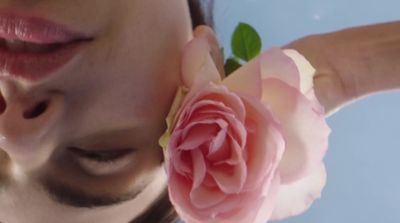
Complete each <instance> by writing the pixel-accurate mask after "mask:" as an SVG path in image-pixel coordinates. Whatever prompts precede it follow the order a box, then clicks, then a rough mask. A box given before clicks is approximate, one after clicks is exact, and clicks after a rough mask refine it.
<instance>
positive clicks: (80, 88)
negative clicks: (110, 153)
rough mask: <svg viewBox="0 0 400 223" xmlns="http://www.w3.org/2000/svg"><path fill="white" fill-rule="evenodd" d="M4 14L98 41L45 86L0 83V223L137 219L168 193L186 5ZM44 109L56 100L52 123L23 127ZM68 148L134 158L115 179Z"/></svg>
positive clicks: (59, 6) (87, 5) (61, 5)
mask: <svg viewBox="0 0 400 223" xmlns="http://www.w3.org/2000/svg"><path fill="white" fill-rule="evenodd" d="M0 8H9V9H12V10H14V11H18V12H22V13H24V12H25V13H28V14H30V15H36V16H40V17H44V18H47V19H49V20H52V21H55V22H57V23H61V24H64V25H66V26H68V27H72V29H74V30H77V31H79V32H83V33H85V34H87V35H90V36H91V37H93V40H92V41H91V42H89V43H87V44H86V45H85V46H84V48H83V50H82V52H81V53H80V54H79V55H78V57H77V58H75V59H74V60H73V61H71V62H70V63H69V64H68V65H67V66H65V67H63V68H62V69H61V70H59V71H57V72H56V73H55V74H54V75H52V76H51V77H50V78H48V79H46V80H44V81H39V82H34V83H29V82H26V81H23V80H18V79H12V78H4V77H2V78H1V79H0V91H1V94H2V97H3V100H4V101H5V102H6V109H8V110H6V112H4V113H2V115H1V116H0V134H1V135H2V136H4V137H5V139H4V140H1V143H0V147H1V150H0V222H3V223H4V222H6V223H25V222H30V223H36V222H37V223H43V222H60V223H63V222H76V223H80V222H82V223H83V222H98V223H102V222H104V223H109V222H115V223H126V222H129V221H130V220H132V219H134V218H135V217H136V216H138V215H139V214H141V213H142V212H143V211H144V210H146V209H147V208H148V207H149V206H150V205H151V204H152V203H153V202H154V201H156V200H157V199H158V197H160V194H162V192H163V191H164V189H165V187H166V179H165V178H166V177H165V176H164V175H165V174H164V170H163V168H162V166H161V164H162V162H163V157H162V150H161V149H160V147H159V146H158V138H159V137H160V135H161V134H162V133H163V131H164V130H165V121H164V119H165V117H166V115H167V113H168V110H169V106H170V103H171V101H172V99H173V97H174V94H175V90H176V88H177V86H178V85H179V84H180V78H179V71H180V67H179V66H180V65H179V63H180V58H181V51H182V50H183V47H184V45H185V43H186V42H187V41H188V40H190V39H191V38H192V35H193V34H192V29H191V21H190V15H189V10H188V6H187V2H186V1H185V0H169V1H157V0H146V1H130V0H116V1H106V0H100V1H78V0H75V1H35V2H29V3H28V2H16V1H5V0H4V1H0ZM154 15H157V16H154ZM160 35H162V38H160ZM41 100H47V101H49V106H48V107H47V108H46V110H45V112H44V114H41V115H39V116H38V117H35V118H32V119H23V118H22V114H23V113H24V112H25V111H26V110H29V108H30V107H32V106H34V105H35V104H37V103H38V102H40V101H41ZM8 111H10V112H8ZM11 111H12V112H11ZM69 146H77V147H80V148H89V147H90V148H108V149H109V148H134V149H135V152H134V154H133V155H132V156H130V157H129V160H128V164H127V165H124V166H123V167H122V168H117V169H116V170H114V171H110V167H109V166H107V165H109V164H105V166H106V167H104V164H95V165H92V164H91V165H88V166H85V165H81V164H79V163H78V162H77V161H76V159H75V157H74V156H72V155H71V154H70V153H69V152H68V150H67V149H66V148H67V147H69ZM101 168H103V169H106V170H105V172H106V174H102V173H99V172H98V169H101ZM111 169H112V168H111ZM103 173H104V171H103ZM49 191H52V193H55V194H56V196H55V195H54V194H53V195H52V196H50V195H49ZM66 191H67V192H68V193H67V192H66ZM68 197H75V198H74V199H72V200H71V199H70V200H68V199H66V198H68ZM77 197H78V199H77ZM62 199H63V204H62V203H60V201H59V200H62ZM113 203H117V204H114V205H112V204H113Z"/></svg>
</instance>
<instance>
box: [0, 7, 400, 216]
mask: <svg viewBox="0 0 400 223" xmlns="http://www.w3.org/2000/svg"><path fill="white" fill-rule="evenodd" d="M0 8H11V9H13V10H18V11H22V12H24V11H27V10H29V13H30V14H34V15H39V16H41V17H45V18H48V19H50V20H53V21H56V22H59V23H62V24H65V25H67V26H69V27H73V28H74V29H75V30H78V31H81V32H84V33H86V34H88V35H90V36H92V37H93V41H91V42H90V43H88V44H87V45H86V46H85V48H84V50H83V51H82V53H81V54H80V55H79V56H78V58H76V59H75V60H74V61H72V62H71V63H70V64H69V65H67V66H66V67H64V68H63V69H61V70H59V71H57V73H56V74H55V75H53V76H52V77H51V78H49V79H47V80H45V81H41V82H36V83H27V82H24V81H23V80H16V79H10V78H1V79H0V91H1V94H2V97H3V99H4V101H5V102H6V109H11V108H12V111H13V112H7V110H6V112H4V113H2V114H1V115H0V134H1V135H3V136H6V137H5V139H1V140H0V147H1V149H0V222H3V223H25V222H31V223H43V222H60V223H63V222H65V223H67V222H77V223H81V222H82V223H86V222H99V223H102V222H104V223H108V222H115V223H126V222H129V221H130V220H132V219H134V218H135V217H136V216H138V215H140V213H142V212H143V211H144V210H146V209H147V208H148V207H149V206H150V205H151V204H152V203H153V202H155V201H156V200H157V199H158V197H160V194H162V192H163V191H164V189H165V187H166V179H165V175H164V172H163V169H162V168H161V164H162V151H161V150H160V148H159V146H158V138H159V136H160V135H161V134H162V133H163V131H164V129H165V122H164V118H165V116H166V114H167V112H168V110H169V106H170V103H171V100H172V98H173V96H174V93H175V90H176V88H177V86H178V85H179V84H180V82H181V80H180V79H179V69H180V67H179V63H180V58H181V51H182V50H183V47H184V45H185V43H186V42H187V41H188V40H190V39H191V37H192V35H206V36H207V38H208V40H209V43H210V46H211V49H210V54H211V55H212V57H213V59H214V61H215V63H216V65H217V67H218V68H219V70H220V72H221V75H223V60H222V56H221V55H220V50H219V45H218V41H217V39H216V37H215V34H214V33H213V32H212V30H211V29H210V28H208V27H205V26H200V27H197V28H196V29H195V30H194V32H193V31H192V30H191V26H190V16H189V12H188V9H187V2H186V1H185V0H169V1H165V2H164V1H157V0H146V1H129V0H116V1H106V0H99V1H96V2H95V3H94V1H78V0H75V1H61V0H60V1H37V2H30V3H29V4H28V3H27V2H24V3H22V2H16V1H5V0H4V1H1V0H0ZM154 15H157V16H154ZM382 27H386V28H385V29H384V30H386V31H387V32H388V33H387V35H392V33H391V32H395V31H393V30H394V28H393V27H391V28H390V27H388V26H385V25H383V26H381V27H380V28H382ZM396 27H397V26H396ZM373 28H374V27H370V29H367V30H364V29H362V30H357V29H350V30H345V31H340V32H335V33H331V34H321V35H315V36H311V37H306V38H303V39H300V40H298V41H296V42H293V43H291V44H289V45H288V46H286V47H288V48H295V49H297V50H299V51H300V52H301V53H303V54H304V55H305V56H306V58H307V59H309V60H310V61H311V63H312V64H313V65H314V66H315V67H316V68H317V75H316V76H315V79H314V83H315V88H316V93H317V97H318V98H319V99H320V101H321V103H322V104H323V105H324V106H325V107H326V109H327V113H328V114H330V113H332V112H333V111H335V110H337V109H338V108H340V107H341V106H342V105H343V104H346V103H349V102H351V101H353V100H355V99H357V98H360V97H362V96H364V95H367V94H370V93H372V92H377V91H381V90H385V89H393V88H397V87H399V86H400V84H399V83H400V81H398V80H400V78H398V76H399V75H398V72H396V71H397V67H395V66H394V65H393V64H399V63H396V61H395V60H394V59H393V58H394V57H393V55H392V54H390V53H395V52H394V50H393V49H392V50H391V49H390V48H391V47H388V45H390V43H392V42H391V41H395V40H396V39H395V38H394V39H390V38H389V39H388V38H386V39H385V38H382V37H381V36H382V35H365V33H363V32H367V31H368V30H371V32H373V33H374V32H378V31H381V30H375V31H373V30H374V29H373ZM378 28H379V27H378ZM396 30H400V29H398V28H396ZM160 35H162V38H160ZM357 35H358V37H360V36H362V37H365V39H364V42H363V43H364V44H359V43H360V42H359V41H357ZM368 36H369V38H368ZM392 36H395V35H392ZM374 38H375V39H374ZM349 40H350V41H349ZM379 40H381V41H379ZM385 40H386V41H385ZM366 46H367V47H366ZM371 48H372V49H374V50H368V51H367V52H368V53H367V54H365V52H366V51H365V49H371ZM320 49H322V52H321V51H320ZM375 56H384V57H383V58H385V59H380V60H372V59H371V58H375ZM350 58H351V59H350ZM395 58H399V57H395ZM365 61H367V64H368V66H369V67H372V68H373V69H365V66H364V65H365ZM392 63H393V64H392ZM385 69H386V70H385ZM391 69H393V70H391ZM379 73H385V74H386V75H388V77H389V80H392V81H388V80H387V82H385V81H382V80H383V79H379V78H378V79H376V81H378V82H375V79H374V78H375V77H376V75H377V74H379ZM396 73H397V75H396ZM354 80H356V81H354ZM368 80H374V82H372V81H368ZM371 83H373V84H371ZM378 83H379V84H378ZM354 89H357V90H354ZM349 92H350V93H349ZM43 99H45V100H48V101H49V102H50V104H49V107H48V108H47V109H46V112H47V113H46V112H45V113H44V115H43V116H42V115H41V116H39V117H37V118H34V119H32V120H33V122H30V121H29V120H25V119H22V118H21V117H22V114H23V113H24V111H26V110H27V109H29V108H30V107H32V105H35V104H37V103H38V102H40V101H41V100H43ZM46 115H47V116H46ZM15 120H17V121H15ZM32 120H31V121H32ZM14 121H15V122H14ZM16 123H17V124H18V125H17V124H16ZM68 146H79V147H95V148H96V147H107V148H121V147H122V148H125V147H129V148H135V149H136V150H135V153H134V155H133V156H131V157H130V159H129V160H128V161H129V162H128V164H127V165H125V166H123V168H117V169H118V170H116V171H110V168H109V167H106V168H105V169H106V172H107V174H104V172H103V174H101V173H99V172H98V169H101V168H103V167H102V166H101V165H97V164H96V166H94V167H93V166H91V167H83V166H82V164H79V163H77V162H76V160H75V159H74V157H73V156H71V155H70V154H69V153H68V151H67V149H66V148H67V147H68ZM111 169H112V168H111ZM65 191H68V193H65ZM49 192H52V193H53V195H52V196H50V193H49ZM63 193H64V194H63ZM66 197H75V199H73V200H68V199H65V198H66ZM60 198H64V199H63V203H61V202H60V200H62V199H60ZM76 198H78V199H76ZM113 203H116V204H114V205H112V204H113Z"/></svg>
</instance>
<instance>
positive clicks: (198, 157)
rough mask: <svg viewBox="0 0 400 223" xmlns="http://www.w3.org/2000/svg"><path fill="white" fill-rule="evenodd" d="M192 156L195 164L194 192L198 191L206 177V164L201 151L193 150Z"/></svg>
mask: <svg viewBox="0 0 400 223" xmlns="http://www.w3.org/2000/svg"><path fill="white" fill-rule="evenodd" d="M190 154H191V155H192V162H193V187H192V190H195V189H197V188H198V187H199V186H200V184H201V183H202V182H203V180H204V178H205V176H206V172H207V170H206V163H205V160H204V156H203V154H202V153H201V151H200V150H197V149H195V150H192V151H190Z"/></svg>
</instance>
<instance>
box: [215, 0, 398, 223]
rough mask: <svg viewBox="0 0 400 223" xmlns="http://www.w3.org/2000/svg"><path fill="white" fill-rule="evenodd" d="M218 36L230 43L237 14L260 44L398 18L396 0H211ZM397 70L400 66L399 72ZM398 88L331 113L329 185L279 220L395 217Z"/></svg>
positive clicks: (367, 222) (393, 222)
mask: <svg viewBox="0 0 400 223" xmlns="http://www.w3.org/2000/svg"><path fill="white" fill-rule="evenodd" d="M216 3H217V5H216V21H217V31H218V33H219V38H220V40H221V41H222V43H223V44H224V45H225V47H226V48H228V47H229V41H230V36H231V33H232V31H233V29H234V27H235V26H236V25H237V23H238V22H239V21H243V22H247V23H250V24H252V25H253V26H254V27H256V29H257V30H258V31H259V33H260V34H261V35H262V37H263V42H264V49H266V48H268V47H270V46H273V45H278V46H280V45H283V44H285V43H288V42H290V41H291V40H294V39H296V38H299V37H301V36H304V35H309V34H313V33H320V32H329V31H334V30H337V29H342V28H345V27H350V26H356V25H364V24H371V23H377V22H385V21H392V20H400V10H399V9H400V1H399V0H379V1H378V0H216ZM399 75H400V74H399ZM399 114H400V93H399V92H392V93H385V94H380V95H376V96H372V97H369V98H367V99H364V100H362V101H359V102H357V103H355V104H353V105H351V106H349V107H347V108H345V109H343V110H341V111H339V112H338V113H336V114H335V115H333V116H332V117H330V118H329V119H328V122H329V124H330V126H331V128H332V131H333V132H332V135H331V138H330V148H329V152H328V154H327V157H326V159H325V161H326V164H327V169H328V185H327V187H326V188H325V190H324V192H323V195H322V199H320V200H318V201H317V202H315V204H314V205H313V206H312V208H311V209H310V210H309V211H308V212H307V213H305V214H303V215H301V216H299V217H295V218H292V219H289V220H286V221H282V222H279V223H375V222H379V223H381V222H382V223H398V222H400V202H399V201H400V174H399V172H400V135H399V133H400V117H399Z"/></svg>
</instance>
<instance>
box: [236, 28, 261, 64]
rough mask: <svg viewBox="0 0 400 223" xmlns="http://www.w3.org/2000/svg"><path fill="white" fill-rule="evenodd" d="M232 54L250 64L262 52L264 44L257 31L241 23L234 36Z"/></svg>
mask: <svg viewBox="0 0 400 223" xmlns="http://www.w3.org/2000/svg"><path fill="white" fill-rule="evenodd" d="M231 47H232V53H233V54H234V55H235V56H236V57H239V58H240V59H242V60H244V61H246V62H248V61H250V60H251V59H253V58H254V57H256V56H257V55H258V54H260V52H261V48H262V42H261V38H260V35H258V33H257V31H256V30H255V29H254V28H253V27H252V26H250V25H249V24H246V23H239V25H238V26H237V27H236V29H235V31H234V32H233V35H232V41H231Z"/></svg>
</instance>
